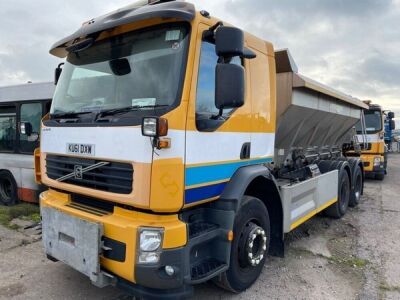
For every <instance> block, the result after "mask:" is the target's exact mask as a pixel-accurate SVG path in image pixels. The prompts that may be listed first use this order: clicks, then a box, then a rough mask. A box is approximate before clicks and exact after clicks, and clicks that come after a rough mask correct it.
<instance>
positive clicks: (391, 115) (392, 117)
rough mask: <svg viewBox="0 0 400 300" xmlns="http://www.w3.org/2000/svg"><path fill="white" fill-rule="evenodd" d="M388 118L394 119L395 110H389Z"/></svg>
mask: <svg viewBox="0 0 400 300" xmlns="http://www.w3.org/2000/svg"><path fill="white" fill-rule="evenodd" d="M388 118H389V119H394V112H392V111H391V112H389V113H388Z"/></svg>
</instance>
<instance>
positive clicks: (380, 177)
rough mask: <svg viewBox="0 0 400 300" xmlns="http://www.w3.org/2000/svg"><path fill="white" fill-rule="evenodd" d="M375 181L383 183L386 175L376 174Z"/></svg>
mask: <svg viewBox="0 0 400 300" xmlns="http://www.w3.org/2000/svg"><path fill="white" fill-rule="evenodd" d="M375 179H376V180H380V181H382V180H383V179H385V174H384V173H376V174H375Z"/></svg>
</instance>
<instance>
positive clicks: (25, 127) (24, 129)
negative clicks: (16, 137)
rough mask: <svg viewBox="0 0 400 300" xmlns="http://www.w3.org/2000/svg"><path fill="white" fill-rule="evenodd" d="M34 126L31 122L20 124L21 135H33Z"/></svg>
mask: <svg viewBox="0 0 400 300" xmlns="http://www.w3.org/2000/svg"><path fill="white" fill-rule="evenodd" d="M32 131H33V129H32V124H31V123H29V122H21V124H20V132H21V134H24V135H26V136H28V137H29V136H31V135H32Z"/></svg>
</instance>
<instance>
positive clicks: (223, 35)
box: [215, 26, 257, 59]
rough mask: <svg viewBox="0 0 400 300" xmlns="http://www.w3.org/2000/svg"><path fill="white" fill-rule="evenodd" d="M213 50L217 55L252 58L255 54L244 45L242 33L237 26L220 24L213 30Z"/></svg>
mask: <svg viewBox="0 0 400 300" xmlns="http://www.w3.org/2000/svg"><path fill="white" fill-rule="evenodd" d="M215 52H216V53H217V55H218V56H219V57H225V58H231V57H235V56H239V57H242V58H248V59H253V58H256V57H257V55H256V54H255V53H254V52H253V51H251V50H250V49H247V48H246V47H245V46H244V33H243V31H242V30H240V29H239V28H235V27H227V26H220V27H218V28H217V29H216V31H215Z"/></svg>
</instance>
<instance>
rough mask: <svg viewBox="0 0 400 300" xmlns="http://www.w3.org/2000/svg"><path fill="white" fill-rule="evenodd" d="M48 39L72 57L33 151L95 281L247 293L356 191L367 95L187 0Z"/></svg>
mask: <svg viewBox="0 0 400 300" xmlns="http://www.w3.org/2000/svg"><path fill="white" fill-rule="evenodd" d="M142 2H143V1H142ZM50 52H51V54H53V55H55V56H57V57H59V58H63V59H65V64H64V65H63V66H62V70H61V66H60V68H57V71H56V81H57V82H58V83H57V88H56V92H55V95H54V100H53V102H52V107H51V111H50V114H49V115H48V116H47V117H46V118H44V119H43V122H42V129H41V148H40V150H39V151H37V156H36V175H37V181H38V182H42V183H43V184H45V185H46V186H48V187H49V190H48V191H46V192H44V193H42V194H41V214H42V218H43V243H44V246H45V251H46V254H47V255H48V257H49V258H50V259H53V260H60V261H62V262H64V263H66V264H67V265H69V266H71V267H73V268H75V269H76V270H78V271H79V272H81V273H83V274H85V275H86V276H87V277H89V278H90V279H91V281H92V282H93V283H94V284H95V285H97V286H99V287H104V286H107V285H110V284H115V285H118V286H119V287H122V288H125V289H127V290H129V291H131V292H132V293H133V294H134V295H138V296H140V297H144V298H157V299H159V298H169V299H177V298H181V297H187V296H189V295H190V294H191V292H192V290H193V285H195V284H199V283H202V282H206V281H208V280H214V281H216V282H217V284H218V285H220V286H222V287H224V288H226V289H228V290H230V291H233V292H236V293H239V292H241V291H244V290H246V289H247V288H249V287H250V286H251V285H252V284H253V283H254V282H255V281H256V280H257V278H258V277H259V275H260V273H261V272H262V270H263V266H264V263H265V262H266V261H267V257H268V254H272V255H276V256H283V255H284V243H283V240H284V236H285V234H286V233H288V232H290V231H292V230H294V229H295V228H297V227H298V226H300V225H301V224H302V223H304V222H306V221H307V220H308V219H310V218H311V217H313V216H314V215H316V214H318V213H319V212H321V211H326V212H327V214H328V215H330V216H332V217H334V218H341V217H342V216H343V215H344V214H345V213H346V211H347V208H348V206H356V205H357V204H358V203H359V202H360V197H361V194H362V188H363V178H364V176H363V165H362V163H361V160H360V159H359V157H351V158H349V157H347V156H346V149H347V148H346V147H345V146H346V145H347V146H348V145H350V143H351V142H352V141H353V137H354V135H353V134H352V128H353V127H354V125H355V124H356V123H357V121H358V120H359V119H360V116H361V112H362V109H366V108H367V106H366V105H365V104H364V103H362V102H361V101H359V100H357V99H355V98H352V97H350V96H348V95H346V94H343V93H340V92H337V91H335V90H333V89H331V88H328V87H326V86H324V85H322V84H320V83H318V82H316V81H313V80H311V79H309V78H307V77H305V76H302V75H300V74H299V73H298V70H297V67H296V65H295V64H294V61H293V59H292V57H291V56H290V54H289V52H288V51H287V50H281V51H274V48H273V45H272V44H271V43H270V42H266V41H263V40H261V39H259V38H257V37H255V36H253V35H251V34H250V33H245V32H243V31H242V30H240V29H238V28H236V27H232V26H229V25H227V24H226V23H224V22H222V21H221V20H219V19H217V18H214V17H212V16H211V15H210V14H209V13H207V12H205V11H201V12H199V11H196V10H195V7H194V5H192V4H190V3H187V2H180V1H156V2H154V1H150V2H149V3H144V5H143V3H141V4H140V5H138V4H133V5H131V6H129V7H125V8H122V9H120V10H118V11H115V12H113V13H110V14H107V15H105V16H102V17H99V18H95V19H92V20H90V21H88V22H86V23H85V24H84V25H83V26H82V28H80V29H79V30H78V31H77V32H75V33H73V34H72V35H70V36H68V37H66V38H64V39H62V40H61V41H59V42H57V43H56V44H55V45H54V46H53V47H52V49H51V51H50Z"/></svg>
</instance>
